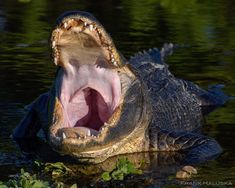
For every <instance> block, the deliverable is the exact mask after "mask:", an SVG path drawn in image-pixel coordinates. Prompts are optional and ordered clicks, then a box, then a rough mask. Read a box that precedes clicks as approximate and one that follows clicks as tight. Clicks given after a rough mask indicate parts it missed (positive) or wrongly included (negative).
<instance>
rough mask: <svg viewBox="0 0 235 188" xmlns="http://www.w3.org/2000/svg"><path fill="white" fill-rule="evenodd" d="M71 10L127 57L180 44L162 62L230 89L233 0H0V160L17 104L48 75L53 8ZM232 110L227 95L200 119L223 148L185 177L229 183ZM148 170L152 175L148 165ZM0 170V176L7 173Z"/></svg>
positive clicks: (234, 90)
mask: <svg viewBox="0 0 235 188" xmlns="http://www.w3.org/2000/svg"><path fill="white" fill-rule="evenodd" d="M75 9H76V10H77V9H78V10H85V11H89V12H91V13H92V14H94V15H95V17H97V19H98V20H100V22H101V23H102V24H103V25H104V27H105V28H106V29H107V31H108V32H109V33H110V34H111V36H112V37H113V40H114V42H115V44H116V46H117V48H118V49H119V50H120V51H121V52H122V53H123V54H124V56H125V57H127V58H129V57H130V56H131V55H134V54H135V52H137V51H139V50H144V49H148V48H152V47H161V46H162V45H163V43H165V42H173V43H175V44H178V45H180V46H182V47H183V48H179V49H178V50H176V51H175V52H174V54H173V55H172V56H171V57H169V58H168V61H167V62H168V64H170V70H171V71H172V72H173V73H174V74H175V75H176V76H177V77H181V78H184V79H187V80H191V81H194V82H195V83H197V84H199V85H200V86H201V87H204V88H206V87H207V86H208V85H212V84H217V83H220V84H223V85H224V86H225V88H224V91H225V92H226V93H228V94H229V95H233V96H235V87H234V86H235V74H234V72H235V19H234V18H235V1H232V0H214V1H212V0H207V1H197V0H190V1H186V0H185V1H184V0H181V1H179V0H177V1H173V0H172V1H171V0H145V1H144V0H139V1H134V0H129V1H125V0H117V1H109V0H97V1H91V0H87V1H85V0H83V1H82V0H81V1H76V0H67V1H62V0H58V1H50V0H40V1H38V0H31V2H29V3H20V2H19V1H17V0H9V1H8V0H2V1H1V2H0V39H1V45H0V72H1V74H0V88H1V89H0V127H1V131H0V159H1V158H4V154H5V153H8V154H11V153H18V152H19V151H18V149H17V148H16V147H15V145H14V143H13V142H12V141H11V139H10V138H9V136H10V134H11V132H12V130H13V128H14V127H15V126H16V125H17V123H18V122H19V120H20V119H21V117H22V116H23V114H24V110H23V107H24V106H25V105H27V104H29V103H30V102H31V101H32V100H33V99H35V98H36V97H37V96H38V95H39V94H41V93H42V92H45V91H47V90H48V89H49V88H50V86H51V84H52V82H53V79H54V75H55V66H54V65H53V63H52V61H51V57H50V48H49V46H48V38H49V35H50V32H51V28H52V26H53V24H54V22H55V19H56V18H57V16H58V15H60V14H61V13H63V12H64V11H67V10H75ZM234 111H235V101H234V100H230V101H229V102H227V103H226V105H224V106H223V107H221V108H219V109H217V110H216V111H214V112H213V113H212V114H210V115H209V116H208V117H206V118H205V122H204V128H203V131H204V133H205V134H206V135H209V136H211V137H213V138H215V139H216V140H217V141H218V142H219V143H220V144H221V146H222V148H223V150H224V152H223V154H222V155H221V156H220V157H218V158H217V159H216V160H213V161H211V162H208V163H207V164H204V165H201V166H200V167H199V174H198V175H197V177H194V178H193V181H194V182H196V184H198V185H200V184H202V185H204V186H205V187H207V186H218V185H220V186H221V185H222V187H223V186H224V187H227V186H229V185H231V182H232V183H233V185H235V151H234V148H235V142H234V140H233V139H234V138H235V116H234ZM0 161H1V160H0ZM2 161H6V160H2ZM153 166H154V164H153ZM12 168H13V166H11V165H10V166H8V167H7V168H6V166H5V165H4V164H0V171H1V172H2V171H3V169H4V172H6V171H9V173H10V172H11V169H12ZM156 168H157V167H156ZM155 170H156V169H155ZM149 173H150V174H154V169H152V170H151V171H150V172H149ZM2 174H3V173H0V180H1V179H2V178H5V177H6V176H7V175H8V174H7V173H5V174H4V175H2ZM1 176H2V177H1ZM154 182H155V183H156V182H157V181H154ZM208 182H209V183H208ZM189 183H190V182H189ZM191 183H192V182H191ZM156 185H157V183H156ZM184 185H185V186H186V184H184ZM181 186H182V185H181Z"/></svg>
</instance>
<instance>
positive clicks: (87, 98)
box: [68, 87, 111, 131]
mask: <svg viewBox="0 0 235 188" xmlns="http://www.w3.org/2000/svg"><path fill="white" fill-rule="evenodd" d="M80 95H82V98H84V101H83V102H82V101H80V104H79V103H77V105H76V103H75V105H74V103H69V104H68V107H69V108H71V109H68V110H69V111H78V114H75V115H74V114H73V113H69V114H68V116H69V119H70V120H72V119H75V121H76V118H78V117H79V116H78V115H79V114H81V116H83V117H81V119H78V120H77V121H76V123H75V124H74V126H75V127H87V128H91V129H94V130H97V131H98V130H99V129H100V127H102V125H103V124H104V122H107V121H108V119H109V117H110V116H111V109H109V107H108V104H107V103H106V102H105V101H104V99H103V97H102V96H101V94H100V93H99V92H97V91H96V90H94V89H91V88H89V87H88V88H85V89H84V90H83V91H82V92H81V94H80ZM79 97H80V96H78V98H79ZM74 108H77V110H76V109H74ZM75 121H74V122H75Z"/></svg>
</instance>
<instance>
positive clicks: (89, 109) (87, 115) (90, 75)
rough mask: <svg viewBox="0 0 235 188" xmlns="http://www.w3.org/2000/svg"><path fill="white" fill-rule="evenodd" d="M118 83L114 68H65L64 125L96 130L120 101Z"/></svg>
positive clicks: (119, 85) (62, 83)
mask: <svg viewBox="0 0 235 188" xmlns="http://www.w3.org/2000/svg"><path fill="white" fill-rule="evenodd" d="M120 96H121V83H120V78H119V76H118V73H117V72H116V71H115V70H113V69H108V68H101V67H97V65H81V66H73V65H71V67H69V68H67V69H66V70H65V71H64V74H63V76H62V80H61V92H60V101H61V103H62V105H63V110H64V111H63V113H64V120H65V122H64V127H86V128H90V129H94V130H97V131H98V130H99V129H100V128H101V127H102V126H103V124H104V123H105V122H107V121H108V119H109V118H110V117H111V116H112V114H113V112H114V110H115V109H116V107H117V106H118V104H119V102H120Z"/></svg>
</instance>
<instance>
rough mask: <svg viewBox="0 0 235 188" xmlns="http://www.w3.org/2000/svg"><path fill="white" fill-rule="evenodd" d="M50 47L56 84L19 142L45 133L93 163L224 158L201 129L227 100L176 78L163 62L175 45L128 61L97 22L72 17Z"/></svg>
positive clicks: (20, 131)
mask: <svg viewBox="0 0 235 188" xmlns="http://www.w3.org/2000/svg"><path fill="white" fill-rule="evenodd" d="M51 47H52V54H53V57H54V59H53V61H54V63H55V64H56V65H57V66H58V70H57V75H56V79H55V82H54V85H53V87H52V89H51V90H50V91H49V92H47V93H45V94H42V95H41V96H40V97H39V98H37V99H36V100H35V101H34V102H33V103H32V104H31V105H29V106H28V112H27V114H26V116H25V117H24V118H23V120H22V121H21V122H20V124H19V125H18V126H17V127H16V129H15V130H14V132H13V137H14V139H15V140H19V139H24V138H33V137H36V136H37V134H38V132H39V130H40V129H42V130H43V131H44V133H45V137H46V139H47V141H48V143H49V144H50V146H51V148H53V149H54V150H56V151H58V152H59V153H62V154H65V155H69V156H72V157H75V158H78V159H79V160H80V161H86V162H91V163H98V162H101V161H104V160H105V159H107V158H109V157H111V156H114V155H119V154H125V153H135V152H145V151H181V152H185V153H186V155H187V157H186V158H187V159H188V160H189V161H190V160H191V161H193V162H196V161H205V160H207V159H208V158H210V157H212V156H215V155H217V154H219V153H220V152H221V148H220V146H219V144H218V143H217V142H216V141H215V140H214V139H212V138H209V137H206V136H204V135H201V134H200V133H199V132H198V130H199V129H200V127H201V120H202V116H203V111H202V109H207V108H208V109H209V108H210V107H215V106H219V105H222V104H223V103H224V102H225V101H226V99H227V98H226V96H224V95H223V94H222V92H213V91H206V90H203V89H201V88H199V87H198V86H197V85H195V84H193V83H191V82H188V81H185V80H181V79H178V78H176V77H174V76H173V75H172V74H171V73H170V71H169V70H168V66H167V64H166V63H165V62H164V59H165V57H166V56H167V55H168V54H169V53H171V51H172V49H173V45H172V44H167V45H165V46H163V48H162V50H160V51H159V50H158V49H151V50H149V51H148V52H144V53H137V54H136V55H135V56H134V57H132V58H131V59H130V60H129V61H127V60H126V59H125V58H124V57H123V56H122V55H121V54H120V53H119V52H118V51H117V50H116V48H115V46H114V43H113V41H112V39H111V37H110V36H109V35H108V34H107V32H106V31H105V30H104V28H103V27H102V25H101V24H100V23H99V22H98V21H97V20H96V19H95V18H94V17H93V16H92V15H90V14H89V13H86V12H80V11H72V12H66V13H65V14H63V15H62V16H60V17H59V18H58V20H57V24H56V27H55V28H54V30H53V31H52V35H51Z"/></svg>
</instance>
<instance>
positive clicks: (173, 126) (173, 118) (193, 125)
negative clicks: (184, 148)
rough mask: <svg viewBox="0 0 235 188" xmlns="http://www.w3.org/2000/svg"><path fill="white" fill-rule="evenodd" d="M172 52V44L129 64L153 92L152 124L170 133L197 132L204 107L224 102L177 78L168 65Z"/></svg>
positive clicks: (152, 51)
mask: <svg viewBox="0 0 235 188" xmlns="http://www.w3.org/2000/svg"><path fill="white" fill-rule="evenodd" d="M172 49H173V45H172V44H167V45H165V46H164V47H163V48H162V50H161V51H159V50H158V49H156V48H154V49H150V50H149V51H148V52H144V53H138V54H136V55H135V56H134V57H132V58H131V59H130V61H129V63H130V64H131V65H132V66H133V67H134V68H135V69H136V71H137V73H138V75H139V77H140V79H142V80H143V81H144V82H145V83H146V85H147V88H148V90H149V95H150V97H151V100H152V101H151V103H152V108H153V120H152V121H153V122H152V124H153V125H154V126H158V127H160V128H161V129H166V130H169V131H187V132H192V131H196V130H198V128H200V127H201V121H202V108H201V107H202V106H204V105H206V106H213V105H217V104H218V103H224V101H218V100H217V99H216V96H214V95H213V93H211V92H208V91H206V90H203V89H201V88H199V87H198V86H197V85H195V84H193V83H192V82H188V81H185V80H182V79H178V78H176V77H174V76H173V75H172V74H171V72H170V71H169V69H168V65H167V64H166V63H165V62H164V59H165V57H166V56H167V55H169V54H170V53H171V52H172Z"/></svg>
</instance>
